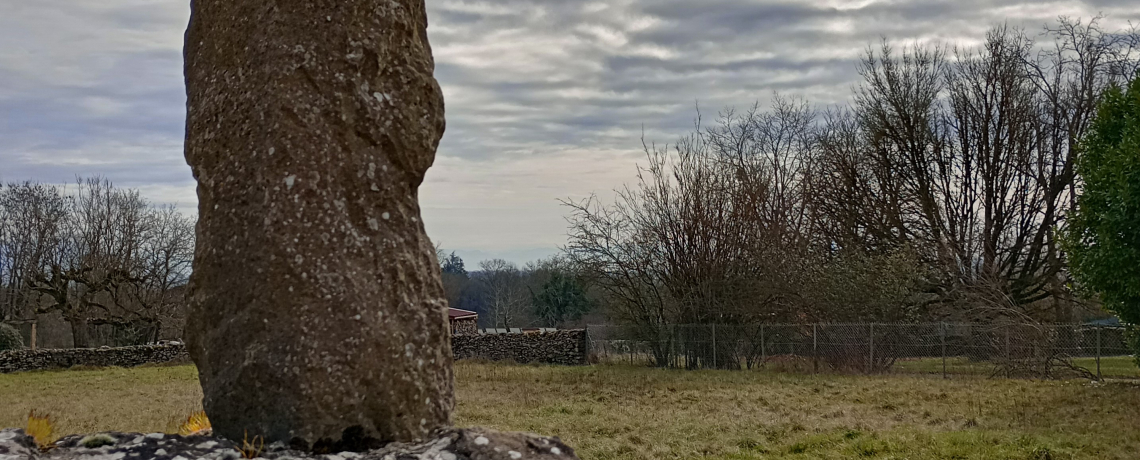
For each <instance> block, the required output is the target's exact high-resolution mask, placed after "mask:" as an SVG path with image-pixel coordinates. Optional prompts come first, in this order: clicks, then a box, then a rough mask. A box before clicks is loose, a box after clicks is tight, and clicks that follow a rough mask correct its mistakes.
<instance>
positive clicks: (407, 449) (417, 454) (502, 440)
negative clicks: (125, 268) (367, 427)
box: [0, 428, 577, 460]
mask: <svg viewBox="0 0 1140 460" xmlns="http://www.w3.org/2000/svg"><path fill="white" fill-rule="evenodd" d="M242 447H243V446H242V445H239V444H235V443H233V442H230V441H228V440H226V439H221V438H215V437H211V436H200V435H194V436H180V435H171V434H163V433H148V434H143V433H118V432H106V433H95V434H90V435H72V436H67V437H64V438H62V439H60V440H59V441H56V442H55V443H54V444H52V446H51V447H50V448H49V449H47V450H43V451H41V450H40V449H38V448H37V447H36V445H35V442H34V441H32V438H31V437H30V436H27V435H25V434H24V431H23V430H18V429H7V430H0V460H35V459H76V460H79V459H83V460H123V459H127V460H131V459H138V460H145V459H156V460H178V459H182V460H195V459H202V460H236V459H240V458H245V455H250V456H251V457H252V458H264V459H280V460H289V459H297V460H306V459H319V460H353V459H355V460H520V459H530V460H553V459H559V460H573V459H576V458H577V457H576V456H575V455H574V450H573V449H571V448H570V447H568V446H566V445H565V444H563V443H562V441H560V440H558V438H548V437H543V436H537V435H533V434H528V433H502V432H498V431H494V430H486V429H478V428H448V429H441V430H436V431H434V432H432V433H431V437H430V439H428V440H427V441H421V442H413V443H399V442H396V443H391V444H388V445H387V446H384V447H382V448H379V449H373V450H368V451H364V452H335V453H323V454H313V453H306V452H300V451H296V450H291V449H289V448H288V447H287V446H286V445H285V443H273V444H269V445H263V446H261V447H262V448H261V449H260V450H250V449H247V450H245V452H243V451H242V450H241V448H242Z"/></svg>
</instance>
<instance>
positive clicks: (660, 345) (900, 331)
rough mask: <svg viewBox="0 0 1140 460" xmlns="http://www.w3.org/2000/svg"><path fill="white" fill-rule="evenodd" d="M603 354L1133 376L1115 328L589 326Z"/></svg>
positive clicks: (879, 369)
mask: <svg viewBox="0 0 1140 460" xmlns="http://www.w3.org/2000/svg"><path fill="white" fill-rule="evenodd" d="M587 329H588V331H589V335H590V341H591V348H590V350H591V353H592V354H593V357H594V359H596V360H598V361H602V362H626V363H630V364H643V365H652V366H661V367H674V368H685V369H770V370H777V371H798V372H821V371H827V372H836V371H837V372H861V373H885V372H892V373H926V374H942V375H943V376H949V375H952V374H954V375H958V374H971V375H984V376H990V377H1030V378H1073V377H1081V378H1091V379H1100V378H1129V379H1140V368H1137V366H1136V364H1135V362H1134V360H1133V358H1132V356H1131V355H1130V353H1131V352H1132V351H1131V350H1130V349H1129V348H1128V343H1127V342H1126V339H1125V329H1124V328H1122V327H1108V326H1094V325H1082V324H1065V325H1043V324H1017V323H1002V324H996V323H995V324H970V323H923V324H886V323H848V324H750V325H719V324H718V325H713V324H702V325H662V326H658V327H654V328H644V327H643V328H631V327H624V326H615V325H592V326H589V327H588V328H587Z"/></svg>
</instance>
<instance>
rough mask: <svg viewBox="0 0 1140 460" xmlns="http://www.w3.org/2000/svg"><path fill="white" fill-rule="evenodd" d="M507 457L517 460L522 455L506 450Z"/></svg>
mask: <svg viewBox="0 0 1140 460" xmlns="http://www.w3.org/2000/svg"><path fill="white" fill-rule="evenodd" d="M507 455H510V456H511V459H512V460H518V459H520V458H522V454H520V453H518V452H515V451H513V450H508V451H507Z"/></svg>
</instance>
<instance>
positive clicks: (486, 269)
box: [479, 259, 530, 328]
mask: <svg viewBox="0 0 1140 460" xmlns="http://www.w3.org/2000/svg"><path fill="white" fill-rule="evenodd" d="M479 270H480V271H481V273H480V274H479V281H480V283H482V284H483V286H484V289H485V290H484V293H485V295H486V297H487V298H486V305H487V308H488V310H490V314H491V320H492V323H493V324H494V325H495V327H502V328H511V327H519V326H521V325H522V324H523V323H524V322H525V321H526V315H527V312H528V311H529V310H530V294H529V291H527V289H526V284H525V281H524V280H523V274H522V272H521V271H519V268H518V267H517V266H515V264H513V263H511V262H507V261H505V260H503V259H491V260H484V261H482V262H479Z"/></svg>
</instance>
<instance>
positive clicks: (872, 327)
mask: <svg viewBox="0 0 1140 460" xmlns="http://www.w3.org/2000/svg"><path fill="white" fill-rule="evenodd" d="M868 327H869V328H870V331H871V347H870V348H871V359H870V360H869V361H868V362H867V373H868V374H870V373H872V372H875V323H871V324H870V325H869V326H868Z"/></svg>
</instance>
